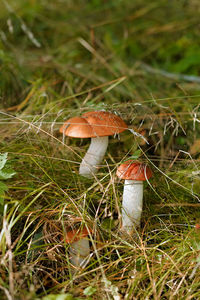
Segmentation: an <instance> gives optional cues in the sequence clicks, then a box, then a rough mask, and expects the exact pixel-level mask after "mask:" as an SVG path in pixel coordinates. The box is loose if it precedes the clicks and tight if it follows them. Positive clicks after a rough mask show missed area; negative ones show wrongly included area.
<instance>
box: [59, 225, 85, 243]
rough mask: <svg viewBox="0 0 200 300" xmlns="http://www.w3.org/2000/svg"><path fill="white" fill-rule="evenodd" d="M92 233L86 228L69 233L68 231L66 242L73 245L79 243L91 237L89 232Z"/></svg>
mask: <svg viewBox="0 0 200 300" xmlns="http://www.w3.org/2000/svg"><path fill="white" fill-rule="evenodd" d="M88 230H89V232H91V229H90V228H89V229H87V228H86V227H85V226H84V227H83V228H81V229H77V228H75V229H70V230H69V231H67V233H66V236H65V242H66V243H69V244H71V243H73V242H77V241H79V240H81V239H83V238H84V237H86V236H88V235H89V232H88Z"/></svg>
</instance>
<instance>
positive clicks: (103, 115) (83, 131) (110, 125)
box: [60, 111, 128, 138]
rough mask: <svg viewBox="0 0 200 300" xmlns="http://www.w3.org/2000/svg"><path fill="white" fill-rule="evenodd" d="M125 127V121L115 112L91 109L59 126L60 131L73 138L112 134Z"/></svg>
mask: <svg viewBox="0 0 200 300" xmlns="http://www.w3.org/2000/svg"><path fill="white" fill-rule="evenodd" d="M127 128H128V126H127V125H126V123H125V122H124V121H123V120H122V119H121V118H120V117H119V116H117V115H115V114H112V113H110V112H106V111H91V112H86V113H84V114H83V115H82V116H80V117H74V118H70V119H69V120H67V121H66V122H65V123H64V124H63V125H62V127H61V128H60V132H61V133H63V134H65V135H67V136H70V137H75V138H93V137H101V136H109V135H114V134H116V133H120V132H122V131H124V130H126V129H127Z"/></svg>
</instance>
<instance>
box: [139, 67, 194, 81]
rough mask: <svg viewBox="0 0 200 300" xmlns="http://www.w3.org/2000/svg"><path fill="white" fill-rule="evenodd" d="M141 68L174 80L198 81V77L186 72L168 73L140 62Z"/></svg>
mask: <svg viewBox="0 0 200 300" xmlns="http://www.w3.org/2000/svg"><path fill="white" fill-rule="evenodd" d="M140 66H141V68H142V69H144V70H145V71H147V72H149V73H152V74H158V75H162V76H164V77H167V78H170V79H174V80H184V81H189V82H197V83H200V77H199V76H195V75H186V74H178V73H170V72H167V71H165V70H162V69H156V68H153V67H151V66H149V65H147V64H145V63H141V65H140Z"/></svg>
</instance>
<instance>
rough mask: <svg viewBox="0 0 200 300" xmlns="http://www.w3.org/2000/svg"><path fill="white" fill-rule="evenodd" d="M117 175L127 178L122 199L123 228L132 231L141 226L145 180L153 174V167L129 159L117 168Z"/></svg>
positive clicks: (128, 231)
mask: <svg viewBox="0 0 200 300" xmlns="http://www.w3.org/2000/svg"><path fill="white" fill-rule="evenodd" d="M117 176H118V177H119V178H120V179H125V183H124V192H123V201H122V230H124V231H126V232H127V233H129V234H130V233H131V232H132V230H133V229H135V228H137V227H139V226H140V219H141V214H142V206H143V181H145V180H148V179H149V178H150V177H151V176H152V172H151V169H150V168H149V167H148V166H147V165H145V164H142V163H140V162H138V161H133V160H127V161H126V162H124V163H123V164H121V165H120V166H119V167H118V169H117Z"/></svg>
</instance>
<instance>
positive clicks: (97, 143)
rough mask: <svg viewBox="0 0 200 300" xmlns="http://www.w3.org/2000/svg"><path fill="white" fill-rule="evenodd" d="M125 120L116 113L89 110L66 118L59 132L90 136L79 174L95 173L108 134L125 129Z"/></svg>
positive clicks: (89, 174) (101, 158)
mask: <svg viewBox="0 0 200 300" xmlns="http://www.w3.org/2000/svg"><path fill="white" fill-rule="evenodd" d="M127 128H128V127H127V125H126V124H125V122H124V121H123V120H122V119H121V118H120V117H119V116H117V115H115V114H112V113H110V112H105V111H91V112H87V113H84V114H83V115H82V116H80V117H74V118H70V119H69V120H67V121H66V122H65V123H64V124H63V125H62V127H61V128H60V132H61V133H62V134H64V135H66V136H69V137H75V138H91V143H90V146H89V148H88V151H87V153H86V154H85V157H84V158H83V160H82V162H81V164H80V168H79V174H80V175H82V176H85V177H88V178H91V177H92V176H93V174H95V173H97V171H98V168H99V164H100V163H101V162H102V160H103V157H104V155H105V152H106V149H107V147H108V136H109V135H115V134H117V133H120V132H122V131H124V130H126V129H127Z"/></svg>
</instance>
